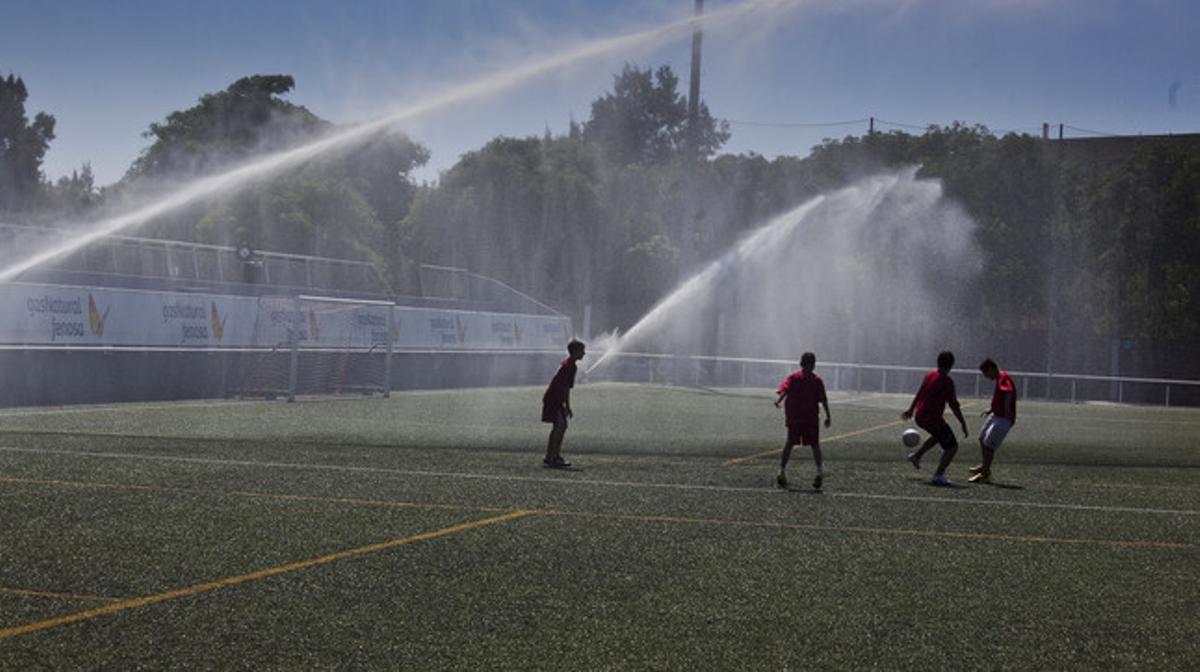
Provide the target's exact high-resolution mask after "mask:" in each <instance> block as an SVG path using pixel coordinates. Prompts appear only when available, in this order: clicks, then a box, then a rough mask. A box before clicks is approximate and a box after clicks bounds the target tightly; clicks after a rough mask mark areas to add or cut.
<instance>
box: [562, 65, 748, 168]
mask: <svg viewBox="0 0 1200 672" xmlns="http://www.w3.org/2000/svg"><path fill="white" fill-rule="evenodd" d="M678 86H679V78H678V77H677V76H676V75H675V73H674V72H672V71H671V67H670V66H668V65H663V66H660V67H659V68H658V70H656V71H651V70H650V68H646V69H645V70H642V69H640V68H637V67H635V66H632V65H626V66H625V67H624V69H622V70H621V72H620V74H618V75H614V76H613V90H612V92H611V93H607V94H605V95H603V96H601V97H600V98H598V99H596V100H595V101H593V102H592V116H591V118H590V119H589V120H588V121H587V122H586V123H585V124H584V127H583V133H584V137H585V138H587V139H588V140H590V141H592V142H595V143H597V144H599V145H600V146H601V147H603V149H604V150H605V152H606V153H607V154H608V156H609V157H610V158H611V159H612V160H614V161H616V162H617V163H619V164H630V163H638V164H643V165H648V164H655V163H663V162H666V161H669V160H671V159H672V158H674V157H676V156H679V155H681V154H682V153H683V152H684V151H685V149H686V147H687V142H688V127H687V126H688V123H687V122H688V109H687V108H688V106H687V98H686V97H684V96H683V95H681V94H680V93H679V92H678V90H677V89H678ZM696 128H697V133H696V145H697V156H700V157H708V156H711V155H712V154H714V153H715V152H716V151H717V150H718V149H720V148H721V145H723V144H725V141H726V140H728V139H729V123H728V122H726V121H720V122H718V121H716V120H714V119H713V118H712V115H711V114H710V113H709V111H708V105H706V104H704V103H701V104H700V113H699V116H698V118H697V125H696Z"/></svg>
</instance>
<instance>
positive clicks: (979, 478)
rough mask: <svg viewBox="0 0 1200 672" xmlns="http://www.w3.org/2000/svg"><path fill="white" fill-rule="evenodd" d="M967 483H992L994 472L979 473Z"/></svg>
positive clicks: (972, 475) (973, 475)
mask: <svg viewBox="0 0 1200 672" xmlns="http://www.w3.org/2000/svg"><path fill="white" fill-rule="evenodd" d="M967 482H968V483H991V482H992V472H990V471H978V472H976V473H974V474H971V477H970V478H968V479H967Z"/></svg>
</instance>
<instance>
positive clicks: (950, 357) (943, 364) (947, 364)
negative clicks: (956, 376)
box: [937, 350, 954, 369]
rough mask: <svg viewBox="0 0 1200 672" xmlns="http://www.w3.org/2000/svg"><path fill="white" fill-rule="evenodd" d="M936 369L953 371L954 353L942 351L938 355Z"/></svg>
mask: <svg viewBox="0 0 1200 672" xmlns="http://www.w3.org/2000/svg"><path fill="white" fill-rule="evenodd" d="M937 362H938V368H939V369H953V368H954V353H953V352H950V351H949V350H943V351H941V352H939V353H938V360H937Z"/></svg>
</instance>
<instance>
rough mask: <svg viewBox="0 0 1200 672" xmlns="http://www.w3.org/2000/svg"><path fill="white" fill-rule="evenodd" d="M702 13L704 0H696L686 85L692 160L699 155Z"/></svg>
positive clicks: (702, 39) (702, 38) (689, 145)
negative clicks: (690, 74)
mask: <svg viewBox="0 0 1200 672" xmlns="http://www.w3.org/2000/svg"><path fill="white" fill-rule="evenodd" d="M703 15H704V0H696V5H695V17H696V19H697V21H696V24H695V27H694V28H693V30H692V78H691V81H690V82H689V85H688V152H689V153H690V156H689V157H688V158H689V159H692V160H695V159H696V158H697V157H699V155H700V151H699V144H700V129H699V127H698V126H699V123H700V46H701V43H702V42H703V41H704V32H703V31H702V30H701V29H700V21H699V18H700V17H701V16H703Z"/></svg>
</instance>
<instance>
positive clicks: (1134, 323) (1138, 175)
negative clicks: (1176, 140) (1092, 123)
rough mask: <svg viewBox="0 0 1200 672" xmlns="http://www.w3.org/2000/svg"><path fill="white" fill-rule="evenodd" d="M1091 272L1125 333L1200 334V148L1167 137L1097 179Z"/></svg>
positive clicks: (1090, 206)
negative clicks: (1174, 141) (1101, 285)
mask: <svg viewBox="0 0 1200 672" xmlns="http://www.w3.org/2000/svg"><path fill="white" fill-rule="evenodd" d="M1089 187H1090V188H1088V189H1087V193H1088V194H1089V196H1090V197H1089V198H1088V200H1087V202H1086V203H1085V205H1084V206H1083V215H1084V216H1085V217H1086V218H1087V220H1088V221H1089V223H1090V225H1089V226H1087V227H1086V229H1085V230H1084V231H1083V234H1084V243H1085V244H1086V245H1087V248H1088V251H1089V253H1090V255H1091V261H1092V267H1091V268H1090V269H1089V270H1091V271H1092V272H1093V276H1094V277H1096V278H1098V279H1099V280H1100V282H1101V283H1102V284H1103V286H1104V287H1105V288H1106V290H1107V294H1108V297H1109V298H1110V302H1109V304H1108V307H1109V310H1108V311H1106V312H1107V313H1108V314H1109V315H1111V318H1112V321H1113V322H1114V325H1113V326H1114V327H1115V328H1117V329H1118V330H1119V332H1120V333H1121V334H1122V335H1126V336H1158V337H1167V338H1185V337H1186V338H1196V337H1197V335H1200V317H1198V315H1200V262H1198V261H1197V256H1196V252H1197V250H1200V150H1197V149H1196V148H1194V147H1191V148H1189V147H1185V146H1182V145H1178V144H1173V143H1170V142H1166V141H1162V142H1158V143H1155V144H1153V145H1150V146H1147V147H1144V148H1142V149H1141V150H1140V151H1138V152H1137V153H1136V154H1134V155H1133V156H1132V157H1130V158H1129V159H1128V160H1127V161H1125V162H1124V163H1123V164H1121V165H1120V166H1119V167H1117V168H1116V169H1115V170H1112V171H1110V172H1108V173H1107V174H1104V175H1103V176H1100V177H1098V178H1093V179H1092V181H1091V183H1090V185H1089Z"/></svg>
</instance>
